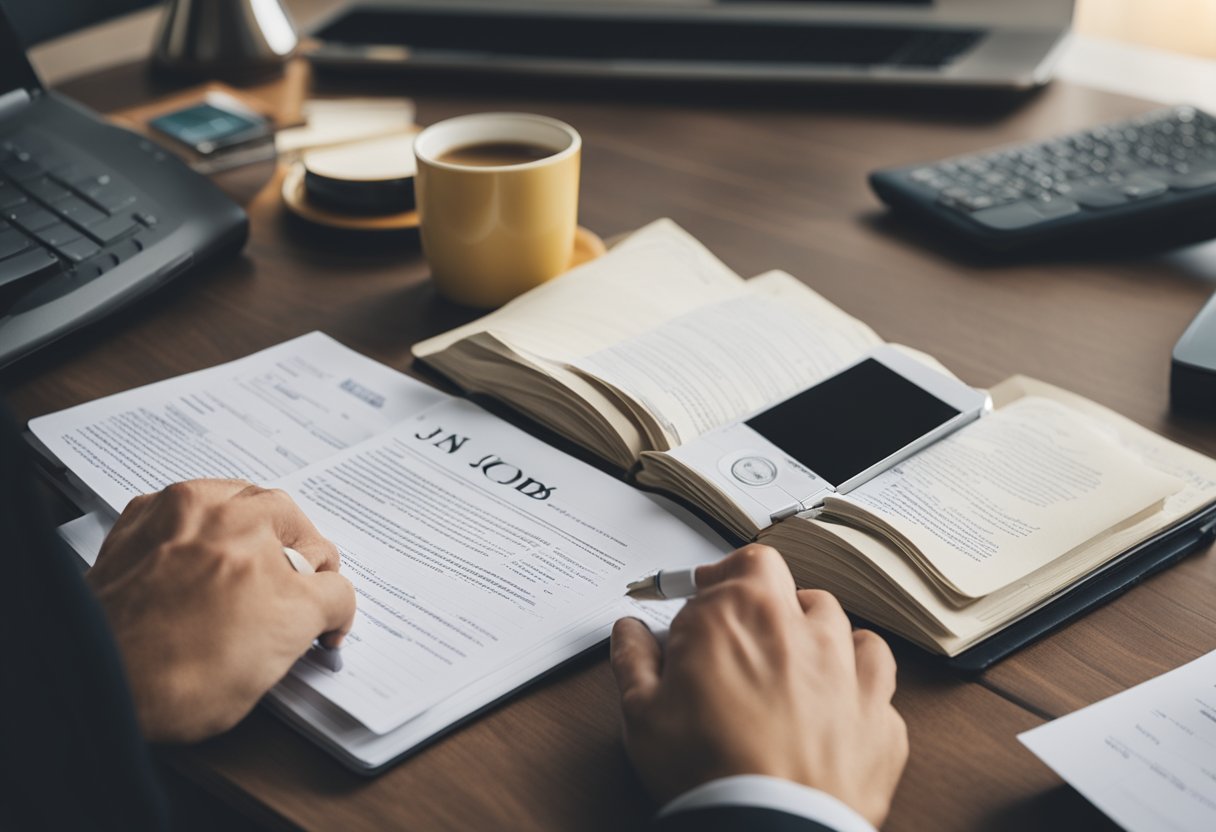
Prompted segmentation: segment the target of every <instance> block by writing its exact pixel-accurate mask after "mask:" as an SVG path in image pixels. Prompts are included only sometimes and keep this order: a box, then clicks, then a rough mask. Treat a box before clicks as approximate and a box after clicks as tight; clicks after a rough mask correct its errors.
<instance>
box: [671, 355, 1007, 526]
mask: <svg viewBox="0 0 1216 832" xmlns="http://www.w3.org/2000/svg"><path fill="white" fill-rule="evenodd" d="M990 409H991V401H990V399H989V398H988V395H987V394H986V393H984V392H982V391H980V390H976V389H975V388H974V387H969V386H968V385H966V384H964V383H962V382H961V381H959V380H958V379H955V378H952V377H950V376H948V375H945V374H944V373H940V372H938V371H936V370H933V369H931V368H929V367H927V366H925V365H924V364H922V363H921V362H919V361H917V360H916V359H914V358H911V357H909V356H908V355H906V354H904V353H903V352H900V351H899V350H897V349H894V348H893V347H889V346H883V347H878V348H877V349H875V350H873V351H871V352H869V353H867V354H866V355H865V356H863V357H862V358H861V359H859V360H858V361H857V362H855V363H854V364H851V365H850V366H848V367H846V368H845V369H843V370H841V371H840V372H838V373H836V374H835V375H833V376H830V377H828V378H826V379H824V380H823V381H821V382H819V383H818V384H816V385H814V386H813V387H809V388H807V389H806V390H803V391H802V392H801V393H796V394H795V395H793V396H791V397H790V398H788V399H786V400H785V401H783V402H781V403H780V404H777V405H774V406H773V407H770V408H768V409H767V410H764V411H762V412H760V413H757V414H755V415H754V416H751V417H750V418H748V419H745V420H743V421H740V422H737V423H735V424H732V425H728V426H726V427H723V428H719V429H717V430H714V431H711V432H709V433H707V434H704V435H702V436H700V437H698V438H697V439H694V440H693V441H691V442H689V443H687V444H685V445H683V446H682V447H680V448H677V449H675V450H673V451H671V452H670V453H671V454H672V455H673V456H675V457H676V458H678V459H680V460H681V461H682V462H683V463H684V464H685V465H687V466H689V467H690V468H692V469H693V470H695V471H697V473H698V474H700V475H701V476H702V477H703V478H705V479H707V480H709V481H710V482H712V483H714V484H716V485H718V487H720V488H721V489H722V490H723V491H726V492H727V493H728V494H731V495H732V497H734V498H735V499H736V502H737V503H738V504H739V505H740V506H741V507H743V508H744V509H745V510H747V511H748V514H749V515H752V516H753V518H754V519H755V520H756V521H757V525H767V522H776V521H777V520H780V519H782V518H783V517H788V516H789V515H791V514H796V513H798V512H800V511H806V510H808V509H812V508H814V507H816V506H817V505H820V504H822V502H823V500H824V498H825V497H826V496H828V495H829V494H840V493H847V492H848V491H850V490H851V489H853V488H856V487H857V486H859V485H861V484H862V483H863V482H866V481H867V480H869V479H872V478H873V477H875V476H877V475H878V474H880V473H882V472H883V471H885V470H887V469H888V468H890V467H892V466H893V465H896V464H897V463H899V462H900V461H901V460H904V459H907V458H908V457H909V456H911V455H912V454H914V453H916V452H917V451H919V450H921V449H922V448H925V447H927V446H928V445H931V444H932V443H933V442H936V441H937V440H939V439H941V438H942V437H943V436H946V435H947V434H949V433H951V432H952V431H955V430H957V429H958V428H960V427H962V426H963V425H965V424H967V423H969V422H972V421H974V420H975V419H978V418H979V417H980V415H981V414H983V413H984V412H986V411H988V410H990Z"/></svg>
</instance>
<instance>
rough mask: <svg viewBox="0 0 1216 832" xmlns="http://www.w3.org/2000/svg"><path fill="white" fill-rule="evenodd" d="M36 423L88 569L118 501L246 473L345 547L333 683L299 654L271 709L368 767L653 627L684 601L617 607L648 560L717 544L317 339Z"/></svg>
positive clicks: (71, 538)
mask: <svg viewBox="0 0 1216 832" xmlns="http://www.w3.org/2000/svg"><path fill="white" fill-rule="evenodd" d="M30 431H31V432H32V434H33V436H34V441H35V445H36V447H37V448H38V449H39V450H40V451H41V452H42V454H43V456H44V458H45V459H46V460H47V461H48V462H49V463H50V464H52V465H54V466H56V467H58V468H60V469H61V473H63V474H64V475H65V477H63V479H67V480H70V481H71V482H72V483H73V484H74V486H75V489H74V490H75V495H76V499H77V500H78V502H80V504H81V505H82V506H83V507H86V508H95V509H96V510H95V511H92V512H91V513H90V514H87V515H85V516H84V517H82V518H80V519H79V520H76V521H73V522H72V523H69V524H67V525H66V526H65V527H64V528H63V529H62V530H61V532H62V534H63V536H64V537H65V539H66V540H67V541H68V542H69V543H70V544H71V545H72V546H73V547H74V548H75V549H76V551H77V552H79V553H80V554H81V556H82V557H83V558H84V559H85V560H86V561H87V562H89V563H92V561H93V560H95V559H96V557H97V553H98V551H99V549H100V548H101V542H102V539H103V538H104V536H105V534H106V533H107V531H108V529H109V527H110V525H111V524H112V522H113V519H114V518H115V516H116V515H117V513H118V512H120V511H121V510H122V509H123V507H124V506H125V505H126V504H127V502H128V501H129V500H130V499H131V498H132V497H134V496H135V495H137V494H141V493H148V492H152V491H157V490H159V489H161V488H163V487H164V486H166V485H168V484H169V483H172V482H176V481H179V480H184V479H192V478H196V477H232V478H241V479H247V480H251V481H253V482H256V483H259V484H264V485H273V486H277V487H279V488H283V489H285V490H286V491H288V492H289V493H290V494H291V495H292V496H293V497H294V498H295V500H296V501H297V502H298V503H299V505H300V506H301V507H302V508H303V510H304V511H305V513H307V514H308V516H309V517H310V518H311V519H312V520H313V522H314V523H315V524H316V525H317V527H318V528H319V529H320V531H321V532H322V533H323V534H324V535H325V536H326V537H328V538H329V539H330V540H332V541H334V543H335V544H336V545H337V546H338V549H339V551H340V552H341V556H342V571H343V574H345V575H346V576H347V577H348V578H349V579H350V580H351V582H352V583H353V585H354V587H355V591H356V593H357V597H358V611H357V613H356V618H355V623H354V627H353V629H352V630H351V633H350V635H349V636H348V637H347V639H346V643H345V645H344V647H343V659H344V667H343V668H342V669H341V670H340V671H337V672H335V671H333V670H331V669H329V668H328V667H326V666H325V665H324V664H322V663H320V662H316V661H314V660H313V659H312V658H311V657H309V656H306V657H305V658H303V659H301V661H299V662H298V663H297V664H296V666H295V667H294V668H293V669H292V671H291V673H290V674H289V676H288V677H287V678H286V679H285V680H283V682H282V683H280V684H279V685H278V686H277V687H276V688H275V689H274V691H273V692H272V693H271V694H270V697H269V699H270V702H271V703H272V704H273V705H274V706H275V707H276V708H277V709H278V710H279V711H280V712H281V713H282V714H283V715H284V716H286V717H287V718H288V719H289V720H290V721H291V722H292V723H293V724H295V725H297V726H298V727H299V728H300V729H301V730H302V731H304V732H305V733H307V734H308V735H309V736H311V737H312V738H314V739H315V740H317V741H318V742H320V743H322V744H323V745H324V746H325V747H327V748H328V749H329V750H331V751H332V752H333V753H334V754H335V755H337V756H338V757H339V758H340V759H342V760H343V761H344V762H346V763H347V764H348V765H350V766H351V767H353V768H355V769H357V770H361V771H374V770H376V769H379V768H381V767H383V766H385V765H387V764H388V763H390V762H391V761H393V760H395V759H397V758H399V757H401V756H402V755H404V754H406V753H408V752H409V751H411V750H413V749H416V748H418V747H420V746H421V745H422V744H423V743H425V742H427V741H429V740H431V739H433V738H434V737H435V736H437V735H438V734H440V733H442V732H443V731H446V730H448V729H450V728H451V727H452V726H453V725H454V724H456V723H458V722H460V721H461V720H462V719H465V718H466V717H468V716H469V715H471V714H473V713H476V712H477V711H479V710H480V709H482V708H484V707H486V706H488V705H489V704H491V703H493V702H495V701H496V700H498V699H500V698H502V697H503V696H505V695H507V694H508V693H510V692H511V691H513V690H515V689H516V688H519V687H520V686H522V685H524V684H527V683H528V682H530V681H532V680H534V679H535V678H537V677H538V676H540V675H541V674H543V673H545V672H546V671H548V670H550V669H552V668H553V667H555V666H556V665H558V664H560V663H561V662H563V661H565V660H567V659H570V658H572V657H574V656H576V655H578V654H579V653H580V652H582V651H584V650H586V649H588V648H590V647H592V646H594V645H595V644H597V643H599V642H600V641H602V640H603V639H604V638H605V637H606V636H607V632H608V629H609V627H610V626H611V624H612V622H613V621H615V620H616V619H617V618H618V617H620V616H621V615H623V614H631V615H637V616H641V617H643V618H644V619H646V620H648V621H649V622H650V623H651V625H652V626H653V627H654V628H655V629H660V630H661V629H662V628H663V627H664V626H665V622H666V621H667V620H669V619H670V617H671V615H673V614H674V609H675V608H678V603H677V602H666V603H663V602H661V603H658V604H655V603H647V604H638V603H635V602H632V601H629V600H626V599H624V598H623V594H624V587H625V585H626V584H627V583H628V582H629V581H631V580H635V579H636V578H638V577H641V576H643V575H645V574H648V573H649V572H651V571H652V570H653V569H654V568H655V567H656V566H658V565H659V562H658V560H657V557H656V554H655V553H659V552H680V553H681V558H688V559H691V560H692V561H693V562H709V561H712V560H715V559H717V558H718V557H720V556H721V554H722V553H723V551H724V550H725V549H726V546H725V545H724V544H723V542H722V541H721V539H720V538H717V537H716V536H714V535H713V534H712V533H710V532H709V531H708V530H707V529H706V528H705V527H704V526H703V525H701V524H698V523H697V522H696V521H695V519H694V518H692V517H691V516H690V515H688V513H687V512H685V511H683V510H682V509H679V508H678V507H676V506H673V505H670V504H667V503H666V501H663V500H661V499H658V498H654V497H651V496H649V495H646V494H643V493H642V492H640V491H638V490H636V489H633V488H630V487H629V486H628V485H626V484H625V483H623V482H620V481H618V480H616V479H613V478H612V477H610V476H608V475H607V474H604V473H602V472H600V471H598V470H596V469H594V468H592V467H591V466H588V465H586V464H584V463H582V462H579V461H578V460H575V459H573V458H571V457H569V456H567V455H565V454H563V453H561V452H559V451H557V450H555V449H553V448H551V447H550V446H548V445H546V444H544V443H542V442H540V441H539V440H537V439H535V438H533V437H531V436H529V435H528V434H526V433H524V432H522V431H520V430H518V429H517V428H515V427H512V426H511V425H509V424H507V423H506V422H504V421H502V420H501V419H499V418H498V417H496V416H493V415H491V414H489V413H487V412H486V411H484V410H482V409H481V408H479V407H477V406H475V405H473V404H471V403H470V402H468V401H465V400H463V399H457V398H453V397H450V396H447V395H445V394H443V393H440V392H438V391H437V390H435V389H433V388H431V387H429V386H427V385H425V384H423V383H421V382H418V381H415V380H413V379H411V378H409V377H407V376H405V375H403V374H401V373H399V372H396V371H395V370H392V369H390V368H388V367H385V366H383V365H381V364H378V363H376V362H374V361H372V360H370V359H368V358H365V357H363V356H361V355H359V354H358V353H355V352H354V351H352V350H350V349H348V348H346V347H344V346H342V345H341V344H338V343H337V342H335V341H333V340H332V339H330V338H328V337H326V336H324V335H322V334H320V333H312V334H310V335H305V336H302V337H300V338H297V339H294V340H292V341H288V342H286V343H283V344H280V345H278V346H275V347H271V348H270V349H267V350H264V351H262V352H260V353H257V354H255V355H252V356H249V357H247V358H244V359H240V360H238V361H234V362H231V363H229V364H224V365H221V366H218V367H213V368H211V369H207V370H202V371H200V372H197V373H192V374H190V375H185V376H181V377H178V378H174V379H169V380H168V381H163V382H160V383H157V384H153V385H149V386H147V387H143V388H139V389H136V390H131V391H128V392H126V393H120V394H117V395H115V396H110V397H108V398H105V399H100V400H98V401H95V402H90V403H88V404H84V405H80V406H78V407H74V408H71V409H69V410H65V411H61V412H59V413H54V414H51V415H49V416H43V417H41V418H38V419H34V420H33V421H31V423H30ZM284 568H285V569H287V566H286V561H284Z"/></svg>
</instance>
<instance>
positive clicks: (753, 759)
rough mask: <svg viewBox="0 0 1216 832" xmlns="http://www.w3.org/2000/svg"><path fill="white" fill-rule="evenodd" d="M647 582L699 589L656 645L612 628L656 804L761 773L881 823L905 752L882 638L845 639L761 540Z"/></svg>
mask: <svg viewBox="0 0 1216 832" xmlns="http://www.w3.org/2000/svg"><path fill="white" fill-rule="evenodd" d="M689 573H691V574H689ZM651 580H653V586H647V587H645V591H647V592H651V593H658V594H662V595H663V596H664V597H671V596H672V594H675V593H677V592H678V593H681V594H684V595H688V594H689V593H691V592H693V591H694V590H695V595H694V596H693V597H691V598H690V599H689V601H688V602H687V603H686V604H685V605H684V608H683V609H682V610H681V611H680V612H679V614H677V615H676V617H675V619H674V620H673V621H672V623H671V632H670V635H669V636H668V639H667V645H666V648H665V649H663V648H661V647H660V645H659V643H658V641H657V640H656V639H655V637H654V636H653V635H652V634H651V633H650V631H649V630H648V629H647V628H646V625H645V624H643V623H642V622H641V621H639V620H637V619H633V618H625V619H622V620H620V621H618V622H617V624H616V627H615V628H614V629H613V633H612V651H611V656H612V668H613V672H614V674H615V676H616V680H617V686H618V687H619V689H620V693H621V710H622V713H623V716H624V722H625V745H626V749H627V750H628V752H629V755H630V757H631V758H632V759H633V761H634V764H635V765H636V766H637V769H638V772H639V774H640V775H641V777H642V780H643V782H644V783H645V784H646V786H647V787H648V788H649V789H650V791H651V792H652V794H653V795H654V797H655V798H656V799H657V800H658V801H659V802H660V803H663V802H666V801H668V800H670V799H671V798H673V797H674V796H676V795H678V794H683V793H685V792H687V791H688V790H690V789H693V788H695V787H697V786H699V785H702V784H705V783H708V782H710V781H711V780H716V779H719V778H723V777H729V776H732V775H769V776H771V777H775V778H781V779H784V780H791V781H793V782H794V783H800V784H803V785H806V786H810V787H812V788H815V789H818V790H820V791H822V792H826V793H827V794H828V795H831V796H832V797H835V798H837V799H838V800H839V801H841V802H843V803H844V804H845V805H846V806H848V807H850V808H851V809H852V810H854V811H855V812H857V813H859V814H861V815H862V816H863V817H864V818H865V819H866V820H868V821H869V822H870V823H871V824H873V825H875V826H878V825H880V824H881V823H882V821H883V819H884V818H885V817H886V815H887V811H888V809H889V807H890V802H891V797H892V794H893V793H894V791H895V786H896V784H897V782H898V781H899V776H900V773H901V772H902V770H903V767H904V763H905V762H906V760H907V753H908V745H907V742H908V741H907V732H906V729H905V727H904V724H903V720H902V719H901V718H900V716H899V714H898V713H896V711H895V709H894V708H893V707H892V705H891V697H892V696H893V694H894V693H895V660H894V658H893V657H892V655H891V651H890V649H889V648H888V647H887V645H886V642H884V641H883V640H882V639H881V638H880V637H879V636H877V635H875V634H874V633H872V632H869V631H867V630H858V631H856V632H854V631H853V630H852V628H851V626H850V625H849V620H848V618H847V617H846V616H845V614H844V610H842V609H841V607H840V604H839V603H838V602H837V601H836V599H835V598H834V597H833V596H832V595H831V594H829V593H827V592H823V591H821V590H797V589H796V588H795V586H794V580H793V577H792V576H791V575H790V571H789V568H788V567H787V566H786V565H785V561H784V560H782V558H781V556H780V555H779V554H778V553H777V551H776V550H775V549H772V548H770V547H768V546H761V545H751V546H746V547H744V548H743V549H740V550H738V551H736V552H734V553H732V554H731V555H729V556H727V557H726V558H724V559H723V560H721V561H719V562H717V563H713V564H707V565H705V566H701V567H698V568H696V570H695V573H692V570H678V571H664V572H662V573H659V575H658V576H654V578H653V579H648V580H647V581H644V582H641V583H643V584H648V583H649V582H650V581H651ZM638 590H643V587H638V588H637V590H635V597H637V595H636V591H638ZM754 786H755V784H753V787H754ZM841 809H842V810H843V807H841ZM845 811H846V812H847V810H845Z"/></svg>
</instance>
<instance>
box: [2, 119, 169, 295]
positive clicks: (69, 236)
mask: <svg viewBox="0 0 1216 832" xmlns="http://www.w3.org/2000/svg"><path fill="white" fill-rule="evenodd" d="M161 224H162V218H160V217H158V216H157V209H156V207H155V206H154V205H152V204H151V203H150V201H149V200H148V199H147V197H146V196H143V195H141V194H140V193H139V192H138V191H137V190H136V189H135V188H133V187H132V186H131V185H130V184H129V183H126V182H125V181H123V180H122V178H121V177H119V176H117V175H115V174H113V173H111V172H108V171H106V170H104V169H102V168H100V167H99V166H98V165H97V164H96V163H94V162H91V161H90V160H88V158H87V157H85V156H83V155H82V154H78V153H73V151H72V149H71V148H68V147H65V148H51V147H48V146H47V142H46V140H45V139H44V138H43V137H41V136H36V135H32V134H23V133H17V134H14V135H9V136H7V137H3V138H0V312H13V311H19V310H14V309H13V305H14V303H17V304H20V305H21V306H22V307H26V306H31V307H32V306H34V305H37V304H38V303H39V302H41V300H42V298H41V297H40V296H41V295H43V294H48V292H49V291H62V290H63V289H66V288H68V286H67V285H66V284H69V283H70V284H71V285H73V286H76V285H79V284H81V283H83V282H86V281H88V280H91V279H93V278H96V277H99V276H100V275H102V274H105V273H106V272H107V271H109V270H111V269H113V268H115V267H116V266H118V264H120V263H122V262H123V261H125V260H128V259H130V258H131V257H133V256H135V255H136V254H138V253H139V252H140V251H143V250H144V249H145V248H146V247H147V246H149V245H151V244H152V243H153V242H154V240H155V239H156V237H157V232H158V228H159V227H160V226H161ZM60 283H63V284H65V285H64V286H59V285H58V284H60ZM40 288H42V289H44V290H46V291H39V289H40Z"/></svg>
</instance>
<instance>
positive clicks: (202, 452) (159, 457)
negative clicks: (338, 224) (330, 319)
mask: <svg viewBox="0 0 1216 832" xmlns="http://www.w3.org/2000/svg"><path fill="white" fill-rule="evenodd" d="M448 398H449V396H447V395H446V394H444V393H441V392H440V391H438V390H436V389H434V388H433V387H430V386H428V385H426V384H423V383H422V382H420V381H417V380H415V379H412V378H410V377H409V376H406V375H404V374H402V373H399V372H397V371H396V370H393V369H391V368H389V367H386V366H384V365H383V364H380V363H379V362H377V361H373V360H372V359H370V358H367V357H366V356H363V355H360V354H359V353H357V352H355V351H354V350H352V349H350V348H348V347H345V346H343V345H342V344H339V343H338V342H337V341H335V340H333V339H332V338H330V337H329V336H327V335H324V334H322V333H320V332H313V333H310V334H308V335H302V336H300V337H299V338H295V339H292V340H291V341H286V342H284V343H282V344H278V345H276V346H273V347H270V348H269V349H265V350H262V351H261V352H257V353H254V354H253V355H250V356H246V357H245V358H241V359H238V360H236V361H231V362H229V363H227V364H220V365H218V366H215V367H211V368H208V369H206V370H199V371H198V372H195V373H189V374H187V375H184V376H178V377H176V378H172V379H168V380H166V381H162V382H158V383H156V384H150V385H147V386H145V387H139V388H136V389H134V390H128V391H126V392H123V393H118V394H115V395H113V396H108V397H106V398H104V399H98V400H97V401H93V402H88V403H86V404H82V405H79V406H77V407H73V408H70V409H68V410H63V411H60V412H58V413H52V414H50V415H48V416H42V417H40V418H37V419H33V420H31V421H30V430H31V431H32V432H33V434H34V436H35V437H37V439H38V440H39V441H40V442H41V443H42V444H43V446H44V447H45V448H46V450H48V451H49V452H50V453H51V454H52V455H53V456H54V457H55V458H56V459H57V460H58V461H59V462H61V463H62V464H64V465H65V466H67V468H68V469H69V470H70V471H71V472H72V473H73V474H75V475H76V476H77V477H79V478H80V479H81V480H82V481H83V482H84V484H85V485H86V486H87V487H88V488H89V489H90V490H91V491H93V492H94V493H95V494H96V495H97V496H98V497H100V498H101V500H102V501H103V502H104V503H105V504H106V505H107V506H108V507H109V508H110V509H111V510H112V511H114V512H120V511H122V509H123V508H124V507H125V506H126V504H127V502H128V501H129V500H130V499H131V498H132V497H135V496H137V495H139V494H147V493H150V492H153V491H159V490H160V489H162V488H164V487H165V486H166V485H169V484H170V483H174V482H179V481H181V480H188V479H197V478H199V477H224V478H233V479H245V480H249V481H251V482H255V483H260V484H264V483H267V482H269V481H271V480H274V479H276V478H278V477H281V476H283V475H285V474H288V473H291V472H292V471H296V470H299V469H300V468H303V467H304V466H306V465H309V464H310V463H313V462H316V461H318V460H321V459H324V458H325V457H327V456H329V455H331V454H333V453H336V452H338V451H340V450H342V449H343V448H346V447H348V446H350V445H353V444H355V443H357V442H360V441H362V440H364V439H366V438H368V437H370V436H372V435H374V434H375V433H377V432H379V431H381V430H384V429H385V428H387V427H388V426H390V425H392V424H395V423H396V422H399V421H401V420H402V419H404V418H406V417H407V416H412V415H413V414H415V413H417V412H419V411H420V410H423V409H425V408H427V407H429V406H431V405H433V404H436V403H438V402H441V401H444V400H446V399H448Z"/></svg>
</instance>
